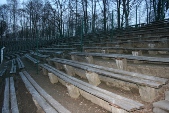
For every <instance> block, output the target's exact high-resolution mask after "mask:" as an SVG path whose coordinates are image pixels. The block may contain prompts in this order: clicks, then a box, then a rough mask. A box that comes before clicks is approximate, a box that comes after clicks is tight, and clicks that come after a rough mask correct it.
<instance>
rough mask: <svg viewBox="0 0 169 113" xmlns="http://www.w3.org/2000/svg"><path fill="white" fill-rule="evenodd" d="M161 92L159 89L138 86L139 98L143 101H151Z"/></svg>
mask: <svg viewBox="0 0 169 113" xmlns="http://www.w3.org/2000/svg"><path fill="white" fill-rule="evenodd" d="M159 92H162V90H161V89H155V88H150V87H147V86H139V93H140V96H141V99H142V100H143V101H145V102H153V101H154V100H155V99H156V97H157V96H158V95H159Z"/></svg>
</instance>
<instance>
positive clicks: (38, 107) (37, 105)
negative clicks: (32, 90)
mask: <svg viewBox="0 0 169 113" xmlns="http://www.w3.org/2000/svg"><path fill="white" fill-rule="evenodd" d="M32 99H33V102H34V103H35V105H36V107H37V111H36V113H45V111H44V110H43V109H42V108H41V107H40V105H39V104H38V102H37V101H36V100H35V99H34V98H32Z"/></svg>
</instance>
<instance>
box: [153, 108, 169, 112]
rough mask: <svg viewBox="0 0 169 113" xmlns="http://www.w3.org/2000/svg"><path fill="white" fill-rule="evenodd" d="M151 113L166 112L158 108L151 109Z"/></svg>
mask: <svg viewBox="0 0 169 113" xmlns="http://www.w3.org/2000/svg"><path fill="white" fill-rule="evenodd" d="M153 113H168V112H167V111H165V110H162V109H160V108H153Z"/></svg>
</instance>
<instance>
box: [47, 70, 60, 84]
mask: <svg viewBox="0 0 169 113" xmlns="http://www.w3.org/2000/svg"><path fill="white" fill-rule="evenodd" d="M48 76H49V80H50V82H51V83H52V84H55V83H58V77H57V76H55V75H54V74H53V73H48Z"/></svg>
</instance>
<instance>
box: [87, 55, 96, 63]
mask: <svg viewBox="0 0 169 113" xmlns="http://www.w3.org/2000/svg"><path fill="white" fill-rule="evenodd" d="M85 58H86V60H87V62H88V63H90V64H93V63H94V62H93V57H92V56H87V57H85Z"/></svg>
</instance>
